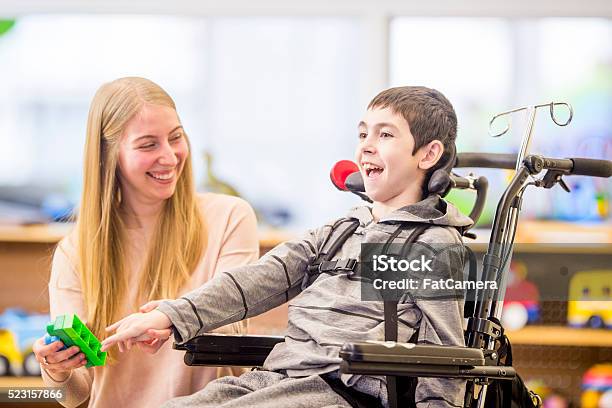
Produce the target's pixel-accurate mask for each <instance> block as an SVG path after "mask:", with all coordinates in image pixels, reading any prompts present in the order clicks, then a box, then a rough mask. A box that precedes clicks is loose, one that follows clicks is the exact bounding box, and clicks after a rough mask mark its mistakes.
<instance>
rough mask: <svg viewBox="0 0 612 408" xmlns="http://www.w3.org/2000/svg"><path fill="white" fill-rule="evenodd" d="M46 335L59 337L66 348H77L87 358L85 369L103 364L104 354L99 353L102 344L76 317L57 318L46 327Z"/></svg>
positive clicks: (104, 360)
mask: <svg viewBox="0 0 612 408" xmlns="http://www.w3.org/2000/svg"><path fill="white" fill-rule="evenodd" d="M47 333H49V335H50V336H57V337H59V338H60V339H61V340H62V342H63V343H64V345H65V346H66V347H71V346H77V347H78V348H79V349H80V350H81V352H82V353H83V354H85V357H86V358H87V364H86V367H93V366H103V365H104V364H105V362H106V352H102V351H100V347H101V346H102V344H101V343H100V341H99V340H98V339H97V338H96V336H94V335H93V333H92V332H91V331H89V329H88V328H87V326H85V324H83V322H81V320H80V319H79V318H78V317H77V315H75V314H67V315H61V316H58V317H57V318H56V319H55V322H50V323H49V324H48V325H47Z"/></svg>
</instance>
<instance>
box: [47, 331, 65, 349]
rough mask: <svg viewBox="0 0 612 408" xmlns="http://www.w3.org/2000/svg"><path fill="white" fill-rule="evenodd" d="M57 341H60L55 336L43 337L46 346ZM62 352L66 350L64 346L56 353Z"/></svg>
mask: <svg viewBox="0 0 612 408" xmlns="http://www.w3.org/2000/svg"><path fill="white" fill-rule="evenodd" d="M58 340H61V339H60V338H59V337H57V336H49V335H48V334H47V335H45V344H46V345H47V346H48V345H49V344H51V343H54V342H56V341H58ZM62 350H66V346H65V345H64V346H63V347H62V348H61V349H59V350H58V351H62Z"/></svg>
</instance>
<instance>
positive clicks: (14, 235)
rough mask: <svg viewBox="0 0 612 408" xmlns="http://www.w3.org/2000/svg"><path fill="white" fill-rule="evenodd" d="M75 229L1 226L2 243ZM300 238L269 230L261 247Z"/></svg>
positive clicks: (55, 237) (56, 237) (50, 240)
mask: <svg viewBox="0 0 612 408" xmlns="http://www.w3.org/2000/svg"><path fill="white" fill-rule="evenodd" d="M72 228H74V224H70V223H67V224H65V223H53V224H40V225H27V226H24V225H0V242H17V243H40V244H55V243H57V242H59V241H60V240H61V239H62V238H64V237H65V236H66V235H67V234H68V233H70V231H71V230H72ZM297 236H299V235H298V234H297V233H295V232H291V231H287V230H275V229H267V230H262V231H260V232H259V245H260V246H261V247H262V248H273V247H275V246H276V245H278V244H280V243H282V242H285V241H289V240H291V239H295V238H296V237H297Z"/></svg>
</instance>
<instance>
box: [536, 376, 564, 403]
mask: <svg viewBox="0 0 612 408" xmlns="http://www.w3.org/2000/svg"><path fill="white" fill-rule="evenodd" d="M526 385H527V386H528V387H529V389H530V390H532V391H533V392H535V393H536V394H537V395H539V396H540V398H541V399H542V408H568V407H569V406H570V405H569V402H568V400H567V398H565V397H564V396H562V395H560V394H559V393H558V392H555V391H554V390H553V389H552V388H551V387H549V386H548V385H547V384H546V382H544V380H542V379H539V378H538V379H533V380H530V381H527V382H526Z"/></svg>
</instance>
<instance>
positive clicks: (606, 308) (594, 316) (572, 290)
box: [567, 270, 612, 329]
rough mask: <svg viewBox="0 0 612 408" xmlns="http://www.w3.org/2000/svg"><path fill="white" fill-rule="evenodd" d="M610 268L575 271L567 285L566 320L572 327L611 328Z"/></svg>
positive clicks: (611, 288) (611, 277)
mask: <svg viewBox="0 0 612 408" xmlns="http://www.w3.org/2000/svg"><path fill="white" fill-rule="evenodd" d="M611 290H612V270H593V271H582V272H578V273H576V274H575V275H574V276H573V277H572V279H571V281H570V285H569V301H568V305H567V322H568V324H569V325H570V326H572V327H590V328H608V329H610V328H612V294H611Z"/></svg>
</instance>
